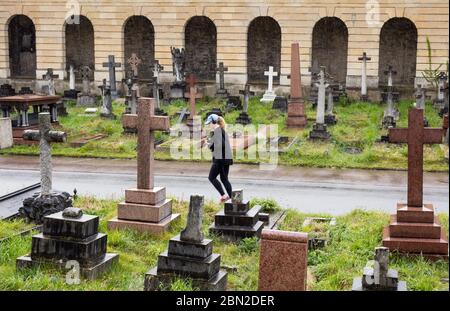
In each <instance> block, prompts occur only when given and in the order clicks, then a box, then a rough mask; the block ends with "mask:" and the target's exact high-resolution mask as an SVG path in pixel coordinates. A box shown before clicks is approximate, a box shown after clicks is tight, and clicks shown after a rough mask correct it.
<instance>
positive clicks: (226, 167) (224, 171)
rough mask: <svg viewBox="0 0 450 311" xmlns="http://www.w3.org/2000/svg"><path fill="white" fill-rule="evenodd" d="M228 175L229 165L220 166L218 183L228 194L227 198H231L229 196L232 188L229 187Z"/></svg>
mask: <svg viewBox="0 0 450 311" xmlns="http://www.w3.org/2000/svg"><path fill="white" fill-rule="evenodd" d="M229 173H230V166H229V165H222V169H221V170H220V181H221V182H222V184H223V185H224V187H225V190H226V191H227V193H228V196H229V197H230V198H231V194H232V192H233V187H232V186H231V183H230V181H229V180H228V174H229Z"/></svg>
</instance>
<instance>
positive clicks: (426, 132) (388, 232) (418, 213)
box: [383, 108, 448, 257]
mask: <svg viewBox="0 0 450 311" xmlns="http://www.w3.org/2000/svg"><path fill="white" fill-rule="evenodd" d="M408 124H409V128H390V129H389V142H391V143H398V144H401V143H407V144H408V200H407V203H406V204H398V205H397V215H393V216H392V218H391V225H390V226H389V227H388V228H386V229H385V232H384V237H383V246H385V247H389V249H390V250H391V251H393V250H398V251H399V252H403V253H413V254H419V253H423V254H424V256H431V257H436V256H441V255H442V256H448V242H447V241H446V239H445V237H444V236H443V235H442V234H441V233H442V232H441V227H440V225H439V223H437V222H436V220H435V216H434V208H433V205H432V204H423V145H425V144H440V143H442V139H443V135H444V131H443V129H442V128H425V127H424V120H423V109H419V108H412V109H411V110H410V111H409V114H408Z"/></svg>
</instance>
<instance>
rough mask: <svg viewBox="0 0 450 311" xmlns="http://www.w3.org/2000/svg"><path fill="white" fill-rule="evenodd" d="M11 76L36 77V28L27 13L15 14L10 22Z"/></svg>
mask: <svg viewBox="0 0 450 311" xmlns="http://www.w3.org/2000/svg"><path fill="white" fill-rule="evenodd" d="M8 45H9V68H10V75H11V78H26V79H35V78H36V28H35V26H34V23H33V21H32V20H31V19H30V18H29V17H28V16H26V15H21V14H20V15H15V16H13V17H12V18H11V19H10V21H9V23H8Z"/></svg>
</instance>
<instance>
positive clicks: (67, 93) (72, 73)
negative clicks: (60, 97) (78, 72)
mask: <svg viewBox="0 0 450 311" xmlns="http://www.w3.org/2000/svg"><path fill="white" fill-rule="evenodd" d="M78 93H80V91H77V90H76V89H75V68H74V67H73V65H70V68H69V90H66V91H64V98H70V99H77V97H78Z"/></svg>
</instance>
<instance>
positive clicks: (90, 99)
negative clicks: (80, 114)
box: [77, 66, 95, 106]
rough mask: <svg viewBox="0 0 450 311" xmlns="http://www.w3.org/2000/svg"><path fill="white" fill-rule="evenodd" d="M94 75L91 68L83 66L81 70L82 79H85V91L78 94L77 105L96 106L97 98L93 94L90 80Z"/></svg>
mask: <svg viewBox="0 0 450 311" xmlns="http://www.w3.org/2000/svg"><path fill="white" fill-rule="evenodd" d="M91 74H92V70H91V68H89V66H83V67H81V69H80V75H81V79H83V90H82V91H81V93H79V94H78V98H77V105H78V106H94V105H95V96H94V95H93V94H92V93H91V85H90V84H91V83H90V81H89V78H90V76H91Z"/></svg>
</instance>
